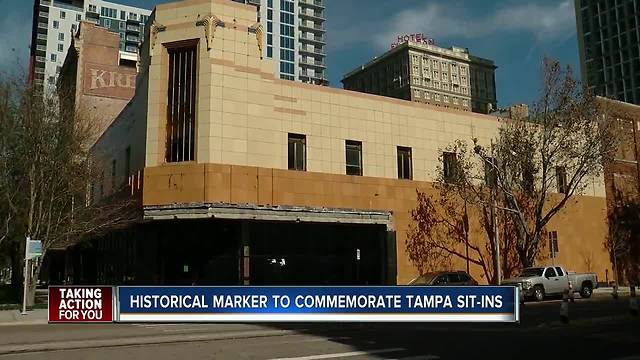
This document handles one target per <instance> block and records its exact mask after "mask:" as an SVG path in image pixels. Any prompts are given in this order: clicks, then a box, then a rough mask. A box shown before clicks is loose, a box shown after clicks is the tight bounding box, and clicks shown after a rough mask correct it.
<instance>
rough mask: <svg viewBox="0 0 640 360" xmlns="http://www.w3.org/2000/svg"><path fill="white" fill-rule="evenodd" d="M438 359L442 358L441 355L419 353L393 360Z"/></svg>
mask: <svg viewBox="0 0 640 360" xmlns="http://www.w3.org/2000/svg"><path fill="white" fill-rule="evenodd" d="M438 359H440V356H436V355H418V356H409V357H403V358H399V359H393V360H438Z"/></svg>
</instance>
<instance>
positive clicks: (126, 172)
mask: <svg viewBox="0 0 640 360" xmlns="http://www.w3.org/2000/svg"><path fill="white" fill-rule="evenodd" d="M124 161H125V162H124V176H127V177H128V176H129V175H131V146H127V149H126V150H125V151H124Z"/></svg>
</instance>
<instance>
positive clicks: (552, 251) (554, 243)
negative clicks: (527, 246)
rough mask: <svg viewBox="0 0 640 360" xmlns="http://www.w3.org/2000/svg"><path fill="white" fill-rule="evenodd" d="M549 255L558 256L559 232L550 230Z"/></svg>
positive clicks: (551, 256)
mask: <svg viewBox="0 0 640 360" xmlns="http://www.w3.org/2000/svg"><path fill="white" fill-rule="evenodd" d="M549 257H550V258H551V259H555V258H557V257H558V232H557V231H549Z"/></svg>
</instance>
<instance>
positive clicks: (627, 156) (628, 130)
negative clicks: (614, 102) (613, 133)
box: [616, 119, 637, 161]
mask: <svg viewBox="0 0 640 360" xmlns="http://www.w3.org/2000/svg"><path fill="white" fill-rule="evenodd" d="M618 124H619V126H620V130H619V134H620V145H619V146H618V151H617V153H616V160H625V161H637V159H636V142H635V136H634V135H635V134H634V126H633V121H630V120H623V119H618Z"/></svg>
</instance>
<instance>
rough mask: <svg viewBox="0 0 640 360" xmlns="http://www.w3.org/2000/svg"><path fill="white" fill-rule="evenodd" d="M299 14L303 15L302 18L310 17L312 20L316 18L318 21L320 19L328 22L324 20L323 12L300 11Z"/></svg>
mask: <svg viewBox="0 0 640 360" xmlns="http://www.w3.org/2000/svg"><path fill="white" fill-rule="evenodd" d="M298 14H299V15H301V16H308V17H312V18H316V19H320V20H326V19H325V18H324V15H323V14H322V13H321V12H316V11H304V10H302V9H300V11H299V12H298Z"/></svg>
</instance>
